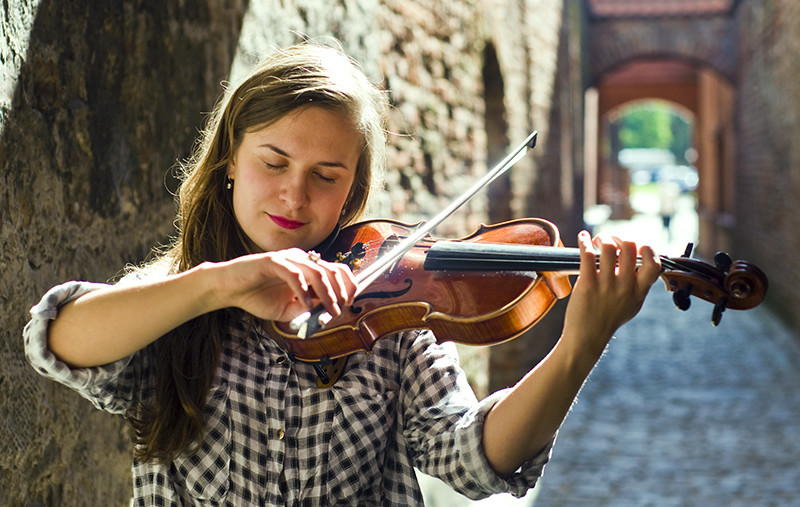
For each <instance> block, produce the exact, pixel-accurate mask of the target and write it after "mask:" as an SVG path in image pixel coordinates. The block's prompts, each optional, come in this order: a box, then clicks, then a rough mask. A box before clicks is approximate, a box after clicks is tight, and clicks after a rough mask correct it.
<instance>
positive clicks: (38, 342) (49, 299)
mask: <svg viewBox="0 0 800 507" xmlns="http://www.w3.org/2000/svg"><path fill="white" fill-rule="evenodd" d="M107 286H108V285H107V284H100V283H92V282H77V281H75V282H67V283H64V284H62V285H58V286H56V287H53V288H52V289H50V290H49V291H48V292H47V293H46V294H45V295H44V296H43V297H42V299H41V301H39V303H38V304H36V305H35V306H34V307H33V308H31V311H30V314H31V320H30V321H29V322H28V323H27V324H26V326H25V329H24V331H23V339H24V343H25V356H26V358H27V359H28V362H30V364H31V366H33V368H34V369H35V370H36V371H37V372H38V373H39V374H41V375H43V376H44V377H47V378H49V379H51V380H55V381H56V382H59V383H61V384H64V385H65V386H67V387H69V388H71V389H74V390H75V391H77V392H78V393H80V394H81V396H83V397H84V398H86V399H88V400H89V401H91V402H92V403H93V404H94V405H95V407H97V408H99V409H101V410H105V411H108V412H113V413H124V412H125V411H126V410H127V408H128V406H129V404H130V400H131V396H132V391H133V382H134V375H133V372H132V371H130V370H131V369H130V368H129V365H130V362H131V357H132V356H129V357H126V358H123V359H120V360H118V361H115V362H113V363H109V364H107V365H103V366H96V367H91V368H72V367H70V366H69V365H68V364H66V363H64V362H63V361H61V360H59V359H58V357H56V355H55V354H53V352H52V351H50V349H49V348H48V342H47V333H48V328H49V326H50V323H51V322H52V321H53V320H55V319H56V318H57V317H58V310H59V308H61V307H62V306H64V305H65V304H67V303H69V302H71V301H74V300H76V299H78V298H79V297H81V296H82V295H84V294H87V293H89V292H92V291H95V290H98V289H102V288H104V287H107Z"/></svg>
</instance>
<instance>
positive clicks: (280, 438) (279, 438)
mask: <svg viewBox="0 0 800 507" xmlns="http://www.w3.org/2000/svg"><path fill="white" fill-rule="evenodd" d="M283 435H284V433H283V430H278V440H283Z"/></svg>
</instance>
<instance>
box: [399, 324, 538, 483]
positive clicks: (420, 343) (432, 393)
mask: <svg viewBox="0 0 800 507" xmlns="http://www.w3.org/2000/svg"><path fill="white" fill-rule="evenodd" d="M457 357H458V356H457V352H456V350H455V346H454V345H453V344H452V343H445V344H442V345H437V344H436V343H435V338H434V337H433V336H432V335H431V334H430V333H424V334H422V335H421V336H420V337H419V338H418V339H417V341H416V342H414V343H413V344H412V349H411V351H410V352H409V354H408V362H407V363H406V366H405V369H406V372H405V374H404V375H403V379H404V383H405V385H404V388H403V402H402V412H403V414H404V418H405V424H404V432H405V439H406V441H407V442H408V445H409V447H410V448H411V450H412V453H413V455H414V456H415V459H414V464H415V466H416V467H417V468H419V469H420V470H421V471H423V472H424V473H426V474H429V475H432V476H434V477H438V478H439V479H441V480H443V481H444V482H445V483H447V484H449V485H450V486H451V487H452V488H453V489H455V490H456V491H458V492H460V493H461V494H463V495H465V496H467V497H469V498H473V499H478V498H484V497H486V496H489V495H492V494H495V493H504V492H508V493H512V494H513V495H515V496H518V497H520V496H523V495H525V493H526V492H527V491H528V490H529V489H530V488H532V487H533V486H534V485H535V484H536V481H537V479H538V478H539V477H540V476H541V474H542V473H543V469H544V465H545V464H546V463H547V461H548V460H549V457H550V451H551V448H552V442H551V443H550V444H549V445H548V446H547V447H546V448H545V449H543V450H542V452H541V453H539V455H538V456H535V457H534V458H533V459H531V460H529V461H528V462H527V463H525V464H524V465H523V466H522V467H520V469H519V470H517V472H516V473H515V474H513V475H512V476H511V477H509V478H506V479H504V478H501V477H500V476H498V475H497V474H495V473H494V471H493V470H492V468H491V467H490V465H489V463H488V461H487V460H486V457H485V455H484V453H483V448H482V432H483V421H484V417H485V415H486V413H487V412H488V411H489V409H491V407H492V406H493V405H494V404H495V403H496V402H497V401H499V400H500V399H502V398H503V397H504V396H505V395H506V391H498V392H497V393H494V394H493V395H491V396H489V397H487V398H486V399H484V400H482V401H480V402H478V401H477V400H476V398H475V395H474V393H473V391H472V389H471V387H470V386H469V384H468V383H467V380H466V375H464V373H463V372H462V371H461V369H460V367H459V365H458V359H457Z"/></svg>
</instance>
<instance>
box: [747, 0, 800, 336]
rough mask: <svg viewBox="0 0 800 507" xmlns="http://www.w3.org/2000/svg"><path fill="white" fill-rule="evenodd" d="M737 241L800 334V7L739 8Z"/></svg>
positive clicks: (750, 3) (754, 4) (752, 2)
mask: <svg viewBox="0 0 800 507" xmlns="http://www.w3.org/2000/svg"><path fill="white" fill-rule="evenodd" d="M736 22H737V25H738V30H739V48H738V52H739V81H738V90H737V100H736V136H737V147H736V159H737V169H738V171H737V174H738V177H737V179H736V181H735V196H736V197H735V199H736V208H735V215H736V226H735V230H734V231H733V235H734V237H735V241H736V244H737V247H738V249H739V250H741V251H742V253H743V255H742V257H743V258H747V259H750V260H752V261H753V262H755V263H756V264H758V265H759V266H762V267H763V268H764V269H765V271H766V273H767V276H768V277H769V278H770V288H769V294H768V297H767V298H768V302H769V304H770V305H771V306H772V307H773V308H775V309H777V310H779V311H780V312H781V314H782V315H784V316H785V318H786V319H787V320H788V321H789V322H790V323H791V324H792V326H793V327H794V329H795V330H800V316H798V312H797V308H798V306H800V267H799V266H798V265H797V263H796V259H795V258H794V254H795V253H796V252H797V251H798V248H800V234H798V233H797V230H798V226H799V225H800V198H798V196H800V144H798V142H797V141H798V139H800V88H798V86H797V79H798V76H800V62H798V59H797V58H796V57H795V55H797V54H798V51H800V3H797V2H787V1H783V2H761V1H756V0H747V1H743V2H740V5H739V8H738V9H737V12H736Z"/></svg>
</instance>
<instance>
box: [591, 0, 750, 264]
mask: <svg viewBox="0 0 800 507" xmlns="http://www.w3.org/2000/svg"><path fill="white" fill-rule="evenodd" d="M587 3H588V5H589V26H588V41H589V44H588V48H587V50H588V53H589V58H588V61H589V69H588V76H587V82H588V83H589V88H590V90H591V91H592V94H591V96H592V97H593V99H592V101H589V100H587V121H588V122H596V124H595V126H594V128H593V130H596V131H597V136H598V139H597V140H595V142H591V141H589V142H587V146H593V145H594V146H599V147H602V146H605V145H607V143H606V142H605V139H604V138H603V136H604V135H605V131H604V130H605V129H604V128H602V124H601V118H603V117H604V116H605V115H606V114H607V113H608V112H609V111H611V110H612V109H614V108H616V107H618V106H620V105H622V104H625V103H628V102H633V101H636V100H643V99H661V100H666V101H668V102H670V103H673V104H676V105H679V106H680V107H682V108H685V109H687V110H688V111H691V112H692V113H693V115H694V118H695V132H694V144H695V147H696V148H697V152H698V159H697V162H696V166H697V170H698V173H699V175H700V185H699V187H698V214H699V219H700V223H699V234H700V242H699V243H700V245H701V247H702V246H704V245H705V246H708V245H715V246H717V247H723V248H724V247H727V242H728V241H727V238H725V237H721V233H720V232H719V230H720V229H719V227H717V226H716V225H715V224H719V223H721V222H722V223H724V222H725V218H726V216H728V215H729V214H730V213H731V207H732V200H733V186H732V184H731V181H732V177H731V175H732V173H733V171H734V166H735V160H734V152H735V150H733V147H734V146H735V139H734V131H733V108H734V102H735V86H734V83H736V82H737V61H738V54H737V50H736V26H735V21H734V19H733V16H732V10H733V7H732V6H731V5H732V4H730V5H723V7H724V8H723V7H720V8H718V9H717V10H716V11H713V12H711V11H708V12H702V13H695V14H694V15H685V13H676V12H666V11H663V12H662V11H658V8H659V6H657V5H656V4H654V3H648V2H644V3H637V4H635V5H636V6H640V5H645V4H646V5H649V6H650V10H649V11H646V10H643V9H644V8H642V7H636V6H634V3H631V2H629V4H630V6H629V10H628V11H624V12H617V11H611V10H605V11H604V10H603V8H605V7H606V6H612V4H613V5H617V4H619V3H620V2H608V3H604V2H603V1H601V0H587ZM623 3H624V2H623ZM697 3H698V4H701V3H702V2H697ZM706 3H709V2H706ZM718 3H719V4H720V5H722V4H725V2H721V1H720V2H718ZM670 5H678V4H677V3H675V2H669V1H664V2H662V5H660V8H662V9H667V8H668V7H669V6H670ZM635 9H639V10H635ZM587 97H589V94H587ZM587 156H589V157H591V158H593V159H594V160H595V162H594V163H593V164H588V165H587V171H589V170H590V168H594V171H595V174H589V175H587V178H586V181H587V182H593V185H594V187H591V188H590V187H589V186H587V188H586V189H585V190H586V194H587V197H588V202H591V203H593V202H599V203H604V204H611V205H612V206H614V207H615V209H618V210H619V209H621V208H620V203H617V202H606V201H607V200H608V195H614V196H618V197H619V196H621V195H627V193H626V189H625V188H622V187H621V185H623V184H624V181H623V180H620V179H619V178H614V177H613V175H614V171H615V163H616V158H615V157H614V155H613V154H610V153H603V150H601V149H597V150H596V153H594V154H588V153H587ZM617 169H618V168H617ZM601 189H604V190H605V191H601ZM609 189H611V190H610V191H609ZM618 200H619V199H618ZM620 218H624V217H620ZM699 253H700V255H709V254H713V252H705V251H700V252H699Z"/></svg>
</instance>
